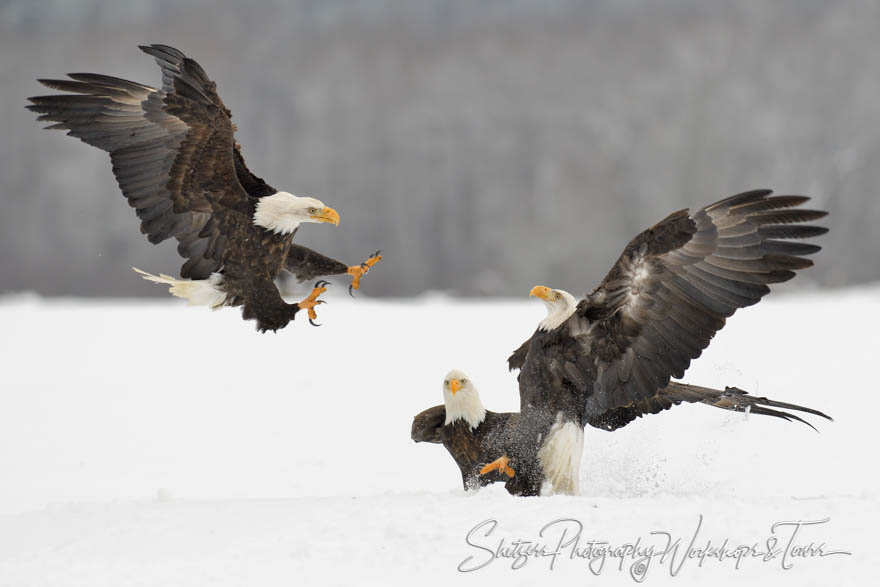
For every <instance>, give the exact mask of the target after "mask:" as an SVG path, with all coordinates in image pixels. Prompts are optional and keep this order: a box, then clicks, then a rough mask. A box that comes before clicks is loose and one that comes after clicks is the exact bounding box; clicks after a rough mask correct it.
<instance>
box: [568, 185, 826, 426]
mask: <svg viewBox="0 0 880 587" xmlns="http://www.w3.org/2000/svg"><path fill="white" fill-rule="evenodd" d="M770 194H771V192H770V190H757V191H752V192H746V193H742V194H739V195H736V196H732V197H730V198H727V199H725V200H721V201H720V202H717V203H715V204H712V205H710V206H707V207H705V208H703V209H701V210H699V211H697V212H695V213H694V214H690V215H689V214H688V212H687V210H683V211H680V212H675V213H673V214H671V215H670V216H668V217H667V218H666V219H664V220H663V221H661V222H660V223H658V224H657V225H655V226H653V227H652V228H650V229H648V230H646V231H645V232H643V233H642V234H640V235H638V236H637V237H636V238H635V239H633V240H632V241H631V242H630V243H629V245H627V247H626V249H625V250H624V252H623V254H622V255H621V256H620V259H618V261H617V263H616V264H615V265H614V267H613V268H612V269H611V271H610V272H609V273H608V275H607V276H606V277H605V279H604V280H603V282H602V284H601V285H600V286H599V287H598V288H596V289H595V290H594V291H593V293H591V294H590V295H589V296H587V297H586V299H584V300H582V301H581V302H580V303H579V305H578V308H577V310H576V312H575V313H574V314H573V315H572V316H571V317H570V318H569V319H568V321H567V322H565V323H564V324H563V325H562V326H560V328H566V329H567V332H568V334H569V335H570V336H571V337H572V338H573V339H574V340H575V341H576V344H574V345H569V347H570V348H572V352H573V354H575V355H577V356H575V357H570V359H571V362H572V365H573V366H574V368H573V369H572V368H571V367H568V369H569V371H579V372H580V373H579V375H580V377H581V379H582V380H581V381H580V382H579V383H580V385H582V386H584V385H585V386H587V388H586V389H584V390H583V391H584V398H583V400H584V401H583V403H584V404H585V405H584V407H585V410H586V416H587V417H588V418H589V417H595V416H598V415H600V414H603V413H605V412H607V411H609V410H613V409H615V408H620V407H626V406H629V405H630V404H632V403H633V402H638V401H641V400H645V399H648V398H652V397H654V396H655V395H656V393H657V390H660V389H663V388H664V387H666V385H667V384H668V383H669V380H670V377H681V376H682V375H683V374H684V371H685V369H687V367H688V366H689V365H690V362H691V360H692V359H695V358H697V357H698V356H700V354H701V353H702V351H703V349H705V348H706V347H707V346H708V345H709V341H710V340H711V339H712V337H713V336H714V335H715V333H716V332H717V331H718V330H720V329H721V328H722V327H723V326H724V323H725V320H726V319H727V318H728V317H729V316H731V315H732V314H733V313H734V312H735V311H736V310H737V309H738V308H743V307H745V306H750V305H752V304H755V303H757V302H758V301H759V300H760V299H761V298H762V297H763V296H764V295H766V294H767V293H768V292H769V291H770V288H769V287H768V285H769V284H771V283H779V282H783V281H787V280H789V279H791V278H792V277H794V275H795V271H797V270H798V269H804V268H806V267H809V266H811V265H812V264H813V263H812V261H810V260H809V259H806V258H804V255H809V254H811V253H815V252H816V251H818V250H819V248H820V247H818V246H816V245H812V244H804V243H799V242H793V241H792V240H791V239H801V238H807V237H813V236H817V235H820V234H823V233H825V232H827V229H826V228H823V227H819V226H812V225H802V224H801V223H803V222H809V221H812V220H817V219H819V218H822V217H824V216H825V215H826V212H822V211H817V210H805V209H802V208H799V206H800V205H801V204H803V203H805V202H806V201H807V200H808V198H806V197H804V196H775V197H772V196H771V195H770ZM584 359H587V360H586V361H585V360H584ZM562 368H563V369H565V368H566V367H565V366H563V367H562ZM585 371H588V372H585ZM572 374H574V375H576V376H577V375H578V373H572ZM591 384H592V385H591ZM590 387H591V388H590Z"/></svg>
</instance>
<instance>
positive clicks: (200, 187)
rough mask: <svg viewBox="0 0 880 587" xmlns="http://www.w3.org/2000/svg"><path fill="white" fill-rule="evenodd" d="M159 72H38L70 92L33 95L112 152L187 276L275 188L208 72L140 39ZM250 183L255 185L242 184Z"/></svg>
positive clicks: (60, 120) (202, 272)
mask: <svg viewBox="0 0 880 587" xmlns="http://www.w3.org/2000/svg"><path fill="white" fill-rule="evenodd" d="M141 49H142V50H143V51H144V52H145V53H147V54H149V55H151V56H153V57H154V58H155V59H156V62H157V64H158V65H159V67H160V69H161V72H162V86H161V88H153V87H151V86H147V85H144V84H139V83H137V82H132V81H128V80H124V79H121V78H117V77H112V76H107V75H101V74H94V73H71V74H68V77H69V78H70V79H65V80H53V79H41V80H38V81H40V82H41V83H42V84H43V85H45V86H47V87H49V88H52V89H55V90H59V91H61V92H65V93H63V94H56V95H50V96H37V97H33V98H30V101H31V104H30V105H29V106H28V108H29V109H30V110H32V111H34V112H37V113H39V114H40V116H39V117H38V120H43V121H50V122H53V123H54V124H52V125H51V126H50V127H48V128H53V129H60V130H67V131H68V133H67V134H69V135H71V136H74V137H76V138H79V139H81V140H82V141H83V142H85V143H87V144H89V145H92V146H95V147H97V148H99V149H102V150H104V151H107V152H108V153H110V160H111V162H112V164H113V173H114V175H115V176H116V180H117V182H118V183H119V187H120V189H121V190H122V193H123V194H124V195H125V197H126V198H127V200H128V202H129V205H131V206H132V207H133V208H135V212H136V213H137V216H138V218H140V220H141V231H142V232H143V233H145V234H146V235H147V238H148V239H149V240H150V242H152V243H159V242H162V241H164V240H165V239H168V238H170V237H175V238H176V239H177V241H178V247H177V250H178V252H179V253H180V255H181V256H183V257H184V258H186V259H187V261H186V262H185V263H184V264H183V267H182V268H181V276H183V277H189V278H194V279H204V278H206V277H208V276H209V275H210V274H211V273H213V272H215V271H218V270H219V269H220V268H221V267H222V263H223V254H224V250H225V249H224V247H225V244H226V243H227V239H226V237H225V236H224V234H223V233H224V231H225V230H228V225H229V224H230V222H237V221H240V220H232V217H233V216H239V217H241V219H247V220H249V218H247V217H249V215H250V214H251V213H252V212H251V210H252V202H251V200H250V198H256V197H261V196H263V195H267V194H270V193H274V192H275V190H274V188H271V187H270V186H268V185H267V184H266V183H265V182H263V181H262V180H261V179H259V178H256V177H255V176H253V175H252V174H251V173H250V172H249V171H248V170H247V167H246V166H245V165H244V160H243V158H242V157H241V153H240V151H239V147H238V145H237V144H236V143H235V141H234V138H233V133H234V127H233V125H232V122H231V120H230V113H229V110H228V109H227V108H226V107H225V106H224V105H223V102H222V101H221V100H220V97H219V95H218V94H217V91H216V85H215V84H214V82H212V81H211V80H210V79H209V78H208V76H207V74H206V73H205V71H204V69H202V67H201V66H200V65H199V64H198V63H197V62H195V61H194V60H192V59H190V58H189V57H187V56H185V55H184V54H183V53H181V52H180V51H178V50H177V49H174V48H173V47H168V46H166V45H150V46H142V47H141ZM244 184H246V185H247V186H248V187H251V186H256V187H254V192H253V193H250V190H249V189H247V188H246V187H244Z"/></svg>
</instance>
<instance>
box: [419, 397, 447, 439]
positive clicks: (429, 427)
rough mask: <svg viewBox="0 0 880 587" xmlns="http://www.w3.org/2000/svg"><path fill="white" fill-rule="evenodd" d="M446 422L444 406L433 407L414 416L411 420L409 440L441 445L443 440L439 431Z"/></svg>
mask: <svg viewBox="0 0 880 587" xmlns="http://www.w3.org/2000/svg"><path fill="white" fill-rule="evenodd" d="M445 421H446V406H434V407H433V408H428V409H427V410H425V411H423V412H419V413H418V414H416V417H415V418H413V423H412V429H411V430H410V438H412V439H413V441H414V442H430V443H433V444H441V443H442V442H443V438H442V437H441V436H440V431H441V430H442V428H443V423H444V422H445Z"/></svg>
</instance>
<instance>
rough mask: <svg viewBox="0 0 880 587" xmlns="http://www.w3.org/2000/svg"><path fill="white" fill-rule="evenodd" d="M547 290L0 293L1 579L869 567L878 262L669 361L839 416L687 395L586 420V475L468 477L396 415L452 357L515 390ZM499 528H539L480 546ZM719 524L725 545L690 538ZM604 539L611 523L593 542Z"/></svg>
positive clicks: (765, 578)
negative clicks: (868, 272) (519, 483)
mask: <svg viewBox="0 0 880 587" xmlns="http://www.w3.org/2000/svg"><path fill="white" fill-rule="evenodd" d="M339 289H342V288H341V287H340V288H339ZM543 313H544V309H543V306H542V305H541V304H539V303H537V302H535V301H528V300H523V301H508V300H505V301H497V300H486V301H454V300H448V299H445V298H439V297H437V298H424V299H421V300H415V301H382V302H379V301H372V300H369V299H359V300H354V301H353V300H348V299H347V298H345V297H344V296H337V297H331V298H330V304H328V305H326V306H322V307H321V308H320V309H319V321H320V322H323V324H324V326H322V327H321V328H311V327H310V326H309V325H308V324H307V323H306V322H305V321H302V322H297V323H295V324H293V325H291V326H290V327H288V328H287V329H286V330H284V331H282V332H279V333H278V334H276V335H272V334H267V335H258V334H257V333H256V332H255V331H254V330H253V324H252V323H245V322H242V321H241V320H240V318H239V315H238V311H236V310H223V311H220V312H216V313H211V312H208V311H206V310H204V309H201V308H189V307H186V306H184V305H183V304H182V303H179V302H178V301H177V300H168V301H166V302H154V301H150V302H143V301H139V302H135V301H108V300H101V301H82V300H75V301H74V300H42V299H39V298H35V297H30V296H14V297H8V298H5V299H2V300H0V325H2V328H3V336H2V339H0V351H2V352H0V357H2V358H0V367H2V387H0V586H2V587H6V586H9V587H12V586H15V587H27V586H36V585H52V586H74V585H76V586H80V585H81V586H88V587H98V586H103V585H107V586H113V587H122V586H129V585H144V586H163V587H166V586H176V585H181V586H187V587H193V586H201V585H211V586H226V585H248V586H263V585H265V586H270V585H271V586H282V585H284V586H292V585H396V584H402V585H411V584H419V585H449V584H458V583H461V584H465V585H476V584H479V585H487V584H496V583H498V584H500V583H501V582H504V584H508V585H534V584H536V583H537V582H538V581H541V582H547V583H551V584H555V583H565V584H595V583H596V582H599V581H601V582H602V583H603V584H622V585H631V584H634V579H633V578H632V576H631V573H634V574H640V573H643V574H644V577H643V578H644V580H645V582H646V583H648V584H655V585H662V584H674V585H690V584H701V585H702V584H707V583H711V584H716V585H717V584H730V583H733V582H737V583H738V584H759V583H760V584H771V583H772V584H774V585H827V584H831V583H834V584H848V583H854V582H857V583H859V584H864V583H865V582H867V581H868V580H869V578H870V577H871V576H872V574H873V573H871V572H872V571H873V572H876V571H877V570H878V569H880V557H878V554H877V550H878V549H880V547H878V546H877V545H876V544H875V542H876V536H877V531H878V527H880V508H878V497H880V492H878V477H880V476H878V473H877V449H878V436H880V435H878V425H877V423H876V421H875V418H876V416H875V413H874V412H875V399H876V396H877V393H878V391H880V390H878V384H877V380H876V377H875V376H874V374H873V370H874V368H875V367H876V365H877V363H878V360H880V359H878V353H877V350H878V344H877V341H876V339H875V337H876V333H877V332H878V331H880V288H878V287H872V288H862V289H854V290H846V291H838V292H825V293H809V294H801V295H783V296H772V295H771V296H770V297H769V298H768V299H767V300H765V301H764V302H762V303H761V304H759V305H758V306H755V307H753V308H749V309H746V310H743V311H741V312H740V313H738V314H737V315H736V316H735V317H734V318H733V319H732V320H731V321H730V324H729V325H728V326H727V327H726V328H725V329H724V330H723V331H722V332H720V333H719V334H718V335H717V336H716V338H715V341H714V342H713V344H712V346H711V347H710V348H709V350H708V351H707V352H706V353H705V354H704V355H703V357H702V358H701V359H700V360H698V361H697V362H695V363H694V365H693V366H692V368H691V370H690V371H689V372H688V374H687V376H686V378H685V380H686V381H689V382H693V383H698V384H701V385H707V386H723V385H737V386H739V387H742V388H744V389H747V390H750V391H752V392H757V393H759V394H762V395H767V396H770V397H773V398H776V399H779V400H783V401H791V402H796V403H801V404H804V405H807V406H811V407H815V408H818V409H821V410H823V411H825V412H827V413H829V414H830V415H832V416H834V418H835V422H825V421H821V420H818V419H815V418H814V419H812V421H813V423H814V424H815V425H816V426H817V428H818V429H819V431H820V433H818V434H817V433H816V432H814V431H813V430H811V429H809V428H808V427H806V426H802V425H799V424H796V423H786V422H782V421H778V420H772V419H768V418H760V417H757V416H752V417H749V418H746V417H744V416H743V415H742V414H732V413H725V412H722V411H720V410H716V409H712V408H708V407H706V406H680V407H678V408H675V409H673V410H671V411H669V412H666V413H663V414H660V415H657V416H650V417H647V418H645V419H642V420H639V421H637V422H634V423H633V424H631V425H629V426H628V427H626V428H624V429H623V430H620V431H618V432H615V433H612V434H609V433H607V432H603V431H599V430H594V429H588V430H587V432H586V443H585V444H586V448H585V455H584V461H585V462H584V467H583V479H582V486H583V496H581V497H560V496H557V497H550V498H533V499H523V498H513V497H510V496H508V495H507V494H506V493H505V492H504V491H503V488H501V487H500V486H498V487H491V488H488V489H486V490H484V491H482V492H480V493H478V494H465V493H464V492H463V491H462V490H461V487H460V478H459V475H458V472H457V469H456V467H455V465H454V464H453V462H452V460H451V459H450V458H449V457H448V456H447V455H446V453H445V451H444V450H443V449H442V447H439V446H434V445H424V444H420V445H416V444H414V443H412V442H411V441H410V440H409V428H410V423H411V419H412V416H413V415H414V414H415V413H417V412H418V411H420V410H422V409H424V408H426V407H429V406H431V405H435V404H438V403H440V402H441V401H442V394H441V390H440V385H441V382H442V378H443V375H444V374H445V373H446V372H447V371H448V370H449V369H450V368H452V367H458V368H461V369H464V370H465V371H466V372H467V373H469V375H470V376H471V378H472V380H473V381H474V382H475V383H476V385H477V386H478V388H479V389H480V392H481V395H482V396H483V400H484V403H485V404H486V405H487V407H489V408H490V409H495V410H515V409H517V407H518V398H517V391H516V385H515V379H514V377H513V376H512V375H511V374H508V373H507V371H506V367H505V358H506V357H507V355H508V354H509V352H510V351H511V350H512V349H513V348H515V347H516V346H517V345H518V344H519V343H520V342H521V341H522V340H524V339H525V338H526V337H528V336H529V335H530V334H531V332H532V330H533V328H534V326H535V324H536V323H537V321H538V320H539V319H540V318H541V317H542V315H543ZM827 518H830V519H829V520H828V521H827V522H824V523H821V524H813V525H804V526H802V527H800V528H799V530H798V532H797V535H796V536H795V537H794V539H793V540H792V541H791V544H789V542H790V537H791V535H792V533H793V532H794V530H795V527H794V526H791V525H782V526H777V527H776V530H775V532H774V531H773V529H772V528H771V527H772V526H773V524H775V523H777V522H795V521H804V522H810V521H820V520H825V519H827ZM487 520H495V522H487V524H485V525H481V524H482V523H484V522H486V521H487ZM554 522H555V523H554ZM548 524H549V526H548V527H547V528H546V529H545V530H544V532H543V536H542V535H541V529H542V528H543V527H545V526H547V525H548ZM698 525H699V530H698V529H697V528H698ZM578 526H580V527H581V532H580V535H579V538H578V542H577V544H573V540H574V538H573V537H574V536H575V532H576V529H577V527H578ZM475 528H476V529H475ZM490 530H491V531H490ZM469 532H470V533H471V534H470V538H467V536H468V534H469ZM657 532H660V534H657ZM652 533H653V534H652ZM663 533H667V534H663ZM695 534H696V538H694V536H695ZM667 536H669V537H671V540H672V541H673V543H674V541H675V540H676V539H678V540H680V542H679V548H678V550H677V551H674V552H673V549H669V553H668V554H667V556H666V557H665V558H662V557H661V556H660V552H661V551H662V550H663V547H664V546H665V545H666V542H667ZM502 540H504V543H505V546H506V550H504V552H503V554H511V553H513V554H518V553H521V552H522V551H523V549H524V543H522V542H521V543H520V549H519V551H517V550H516V544H517V543H516V542H515V541H516V540H520V541H532V542H533V543H540V544H541V545H543V547H544V551H543V552H544V555H545V556H542V557H538V556H528V557H523V558H520V559H516V558H513V559H512V558H507V557H503V556H498V557H495V556H494V555H490V551H495V550H496V548H497V547H498V545H499V542H500V541H502ZM591 540H592V541H596V542H593V543H592V544H591V543H590V541H591ZM725 540H727V544H726V545H725V547H726V549H727V550H726V553H727V554H728V558H722V559H721V560H719V558H718V557H717V556H716V557H715V558H712V557H711V556H710V557H706V558H704V559H703V560H702V562H701V560H700V558H688V559H685V558H684V557H685V555H686V554H687V553H688V550H687V549H688V547H689V546H690V547H692V549H691V550H690V552H691V555H692V556H696V555H697V554H699V549H701V548H703V547H705V546H706V543H707V541H711V543H712V545H713V546H722V543H724V541H725ZM774 540H775V541H776V542H775V544H774V542H773V541H774ZM603 541H604V542H607V543H608V544H609V545H610V546H611V547H618V550H615V551H605V559H604V561H605V562H604V566H601V563H602V560H603V558H602V553H603V551H602V550H601V549H600V546H601V545H600V544H599V542H603ZM636 541H638V547H639V548H640V549H642V551H641V554H640V555H637V556H633V555H631V554H628V553H627V551H626V550H625V549H624V550H620V548H623V545H626V544H628V543H635V542H636ZM768 541H769V544H768ZM469 542H470V544H469ZM560 542H562V543H570V544H568V545H566V546H563V547H561V548H559V543H560ZM820 545H822V546H820ZM652 546H653V547H654V549H655V551H654V552H655V555H656V556H654V557H653V558H650V559H648V560H649V561H650V564H648V566H647V568H645V567H644V566H639V562H640V559H641V558H642V557H643V555H644V554H645V552H644V550H645V549H647V548H650V547H652ZM740 546H742V547H743V548H740V549H737V547H740ZM591 547H592V549H591ZM746 547H753V549H752V550H748V552H747V548H746ZM803 547H809V548H810V549H808V550H804V548H803ZM768 550H769V552H770V554H764V552H765V551H768ZM553 551H558V553H559V554H558V555H557V556H556V557H553V556H550V553H551V552H553ZM820 551H822V552H824V553H825V556H819V555H818V553H819V552H820ZM832 551H847V552H850V553H851V554H829V553H831V552H832ZM532 552H533V554H534V551H532ZM621 553H623V554H624V558H622V559H621V558H619V557H618V558H615V557H614V556H613V555H614V554H618V555H620V554H621ZM737 553H738V554H739V555H740V556H742V558H741V560H740V562H739V565H738V566H739V568H737V561H736V558H731V557H734V556H736V555H737ZM746 553H747V554H746ZM703 554H706V553H705V552H704V553H703ZM709 554H712V553H709ZM715 554H716V555H717V552H716V553H715ZM584 557H585V558H584ZM641 562H643V561H641ZM474 567H480V568H478V569H476V570H472V571H470V572H465V573H463V572H461V571H460V570H459V568H462V569H472V568H474ZM513 567H519V568H517V569H514V568H513ZM785 567H790V568H788V569H786V568H785ZM597 575H598V576H597ZM673 576H674V578H673Z"/></svg>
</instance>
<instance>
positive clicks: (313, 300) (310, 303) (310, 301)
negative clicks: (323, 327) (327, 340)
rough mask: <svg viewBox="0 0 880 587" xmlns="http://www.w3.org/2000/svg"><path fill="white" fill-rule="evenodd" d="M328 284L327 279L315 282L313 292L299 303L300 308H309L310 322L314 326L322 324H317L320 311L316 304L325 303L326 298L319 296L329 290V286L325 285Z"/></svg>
mask: <svg viewBox="0 0 880 587" xmlns="http://www.w3.org/2000/svg"><path fill="white" fill-rule="evenodd" d="M326 284H327V282H326V281H319V282H317V283H315V288H314V289H313V290H312V293H310V294H309V295H308V296H307V297H306V298H305V299H304V300H303V301H301V302H300V303H299V304H298V305H299V308H300V310H308V313H309V322H311V324H312V325H313V326H320V324H315V320H316V319H317V318H318V313H317V312H315V306H317V305H318V304H323V303H324V300H319V299H318V296H319V295H321V294H322V293H324V292H325V291H327V288H326V287H324V286H325V285H326Z"/></svg>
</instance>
